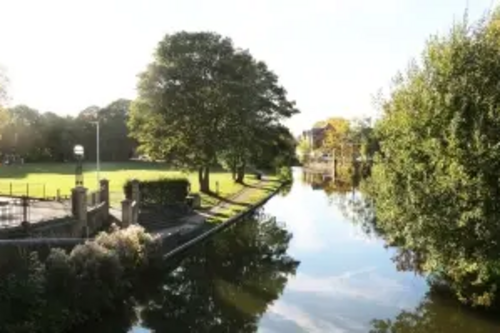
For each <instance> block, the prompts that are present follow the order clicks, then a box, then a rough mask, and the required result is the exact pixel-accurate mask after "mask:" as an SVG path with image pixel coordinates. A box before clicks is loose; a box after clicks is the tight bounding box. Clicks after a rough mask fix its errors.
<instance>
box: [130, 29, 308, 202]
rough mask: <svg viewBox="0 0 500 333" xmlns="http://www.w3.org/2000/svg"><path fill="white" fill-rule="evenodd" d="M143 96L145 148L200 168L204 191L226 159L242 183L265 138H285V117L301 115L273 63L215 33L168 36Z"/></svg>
mask: <svg viewBox="0 0 500 333" xmlns="http://www.w3.org/2000/svg"><path fill="white" fill-rule="evenodd" d="M138 95H139V96H138V98H137V99H136V100H135V101H134V103H133V107H132V110H131V117H130V121H129V126H130V129H131V135H132V136H133V137H134V138H135V139H136V140H137V141H138V142H139V143H140V149H141V150H142V152H144V153H145V154H147V155H149V156H151V157H152V158H154V159H167V160H169V161H170V162H172V163H175V164H178V165H180V166H182V167H184V168H193V169H196V170H198V173H199V182H200V189H201V190H202V191H204V192H207V191H209V190H210V189H209V184H210V182H209V175H210V167H212V166H213V165H216V164H219V163H220V164H223V165H224V166H226V167H227V168H229V169H230V170H232V171H233V173H234V175H235V179H236V180H237V181H242V180H243V176H244V173H245V168H246V167H247V166H248V165H249V164H252V162H253V160H252V159H253V158H254V157H256V156H257V157H256V158H261V157H262V154H263V150H264V151H266V150H267V151H270V150H271V148H269V147H268V146H269V144H268V142H269V140H263V138H264V137H267V138H269V137H270V136H273V137H274V136H281V135H282V133H283V130H282V128H280V127H279V121H280V120H282V119H284V118H288V117H290V116H292V115H293V114H295V113H297V112H298V111H297V110H296V109H295V107H294V103H293V102H290V101H288V99H287V96H286V95H287V94H286V91H285V89H284V88H283V87H281V86H280V85H279V84H278V78H277V76H276V74H274V73H273V72H272V71H270V70H269V69H268V68H267V66H266V64H265V63H263V62H261V61H256V60H255V59H254V58H253V57H252V56H251V55H250V53H249V52H248V51H244V50H239V49H236V48H235V47H234V45H233V43H232V41H231V39H229V38H224V37H222V36H220V35H218V34H215V33H210V32H196V33H188V32H179V33H175V34H172V35H166V36H165V37H164V38H163V40H162V41H160V43H159V45H158V48H157V49H156V53H155V60H154V61H153V62H152V63H151V64H150V65H149V66H148V68H147V70H146V71H145V72H144V73H142V74H141V75H140V80H139V83H138ZM288 134H289V132H288ZM289 136H290V137H291V134H289Z"/></svg>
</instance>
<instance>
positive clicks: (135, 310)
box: [82, 169, 500, 333]
mask: <svg viewBox="0 0 500 333" xmlns="http://www.w3.org/2000/svg"><path fill="white" fill-rule="evenodd" d="M294 176H295V178H296V180H300V179H302V182H300V181H296V182H295V183H294V184H293V186H291V188H290V189H288V190H287V191H286V193H285V195H284V196H276V197H275V198H273V199H272V200H271V201H269V202H268V203H267V204H266V206H265V211H266V212H267V213H268V214H270V215H271V216H273V217H272V218H270V217H269V216H264V215H262V214H261V213H259V214H256V215H255V216H253V217H252V218H250V219H249V220H247V221H242V222H241V223H237V224H235V225H234V227H232V228H231V229H228V230H226V231H225V232H223V233H220V234H219V235H217V236H216V237H214V238H213V239H212V240H210V241H207V242H206V243H204V244H202V245H201V246H198V247H196V248H194V249H193V250H192V251H191V252H190V253H187V254H186V255H185V256H184V258H179V261H178V262H172V263H170V265H171V268H168V269H167V270H168V271H170V273H169V274H164V275H161V276H159V277H150V278H148V280H147V282H146V283H145V284H144V285H143V286H142V287H143V290H140V292H136V293H137V295H134V297H133V302H127V303H126V304H127V305H124V306H123V308H122V309H121V308H118V310H119V311H117V312H118V315H117V316H115V318H113V319H110V318H108V319H105V320H104V321H103V323H102V324H101V326H99V327H97V326H95V325H94V326H92V327H87V328H86V329H85V330H83V331H82V332H88V331H95V332H126V331H127V330H128V328H130V327H131V325H132V326H133V328H132V331H131V332H134V333H139V332H141V333H142V332H261V333H275V332H287V333H288V332H292V333H293V332H313V333H314V332H318V333H323V332H328V333H329V332H359V333H365V332H372V333H413V332H415V333H424V332H443V333H468V332H481V333H482V332H500V324H499V323H498V320H496V319H494V318H486V317H484V316H479V315H476V314H475V313H473V312H471V311H470V310H467V309H464V308H463V307H461V306H460V305H459V304H457V303H456V302H454V301H452V300H450V299H448V298H444V297H442V295H438V294H436V293H435V292H433V291H430V290H429V288H428V286H427V283H426V281H425V279H424V278H422V277H421V276H419V275H418V274H414V273H413V271H418V269H419V267H420V265H421V262H422V260H421V258H420V257H419V256H418V255H417V254H415V253H412V252H409V251H405V250H402V249H399V248H397V247H389V246H386V241H385V240H384V239H383V237H381V233H380V230H378V229H377V223H376V220H375V217H374V214H373V212H374V207H373V204H372V202H371V201H370V200H369V199H368V198H366V197H365V196H363V195H362V194H361V193H360V192H359V190H358V189H357V186H353V185H352V182H351V183H349V177H346V178H340V177H338V178H337V179H336V182H334V181H333V179H331V178H329V179H328V177H318V175H313V176H311V175H304V174H303V173H302V171H301V170H300V169H296V170H295V174H294ZM313 183H314V184H313ZM346 184H349V185H346ZM274 216H275V217H274ZM278 221H283V223H280V222H278ZM367 234H368V236H367ZM292 235H293V238H292ZM297 260H300V265H299V262H298V261H297ZM401 270H403V271H404V272H402V271H401ZM408 270H412V272H408ZM120 309H121V310H120ZM103 325H104V326H103Z"/></svg>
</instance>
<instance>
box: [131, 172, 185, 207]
mask: <svg viewBox="0 0 500 333" xmlns="http://www.w3.org/2000/svg"><path fill="white" fill-rule="evenodd" d="M190 187H191V184H190V183H189V180H188V179H187V178H161V179H156V180H144V181H140V182H139V191H140V196H141V203H140V204H141V205H148V206H149V205H152V206H175V205H179V204H184V203H185V202H186V197H187V195H188V194H189V190H190ZM123 189H124V192H125V197H126V198H127V199H131V197H132V185H131V180H129V181H127V182H126V183H125V185H124V187H123Z"/></svg>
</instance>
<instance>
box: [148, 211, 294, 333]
mask: <svg viewBox="0 0 500 333" xmlns="http://www.w3.org/2000/svg"><path fill="white" fill-rule="evenodd" d="M259 220H262V216H261V217H258V218H257V219H252V220H249V221H245V222H242V223H241V224H239V225H238V226H236V227H234V228H232V229H230V230H227V231H226V232H224V233H222V234H221V235H220V236H217V237H215V238H214V239H213V241H210V242H207V243H205V244H203V246H202V247H200V248H197V249H195V251H193V252H192V253H190V254H188V256H187V257H186V258H185V259H184V260H183V262H182V263H181V265H180V266H179V268H177V269H176V270H175V271H174V272H173V273H172V274H170V275H168V276H166V277H165V280H164V282H163V288H162V290H161V292H160V293H158V294H157V295H155V296H154V297H153V298H151V299H150V300H149V302H148V304H147V305H146V306H145V307H144V308H143V309H142V310H141V314H140V317H141V319H142V326H143V327H147V328H149V329H151V330H153V331H156V332H166V331H167V330H170V331H175V332H255V331H256V329H257V321H258V318H259V317H260V316H261V315H262V314H263V313H264V312H265V311H266V309H267V307H268V305H269V304H270V303H271V302H272V301H274V300H275V299H277V298H278V296H279V295H280V294H281V292H282V291H283V288H284V286H285V284H286V282H287V280H288V277H289V276H290V275H293V274H295V271H296V269H297V266H298V264H299V263H298V262H297V261H295V260H294V259H292V258H291V257H290V256H288V255H287V249H288V244H289V242H290V239H291V234H290V233H288V232H287V231H286V230H285V229H283V228H282V227H281V226H280V225H279V224H278V223H277V222H276V219H274V218H268V219H264V220H263V221H259Z"/></svg>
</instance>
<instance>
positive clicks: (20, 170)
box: [0, 162, 258, 208]
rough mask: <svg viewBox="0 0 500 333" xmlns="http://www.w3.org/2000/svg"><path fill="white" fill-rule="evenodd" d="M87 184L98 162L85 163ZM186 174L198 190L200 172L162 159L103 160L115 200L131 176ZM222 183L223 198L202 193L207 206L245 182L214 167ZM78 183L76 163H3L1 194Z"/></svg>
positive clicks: (213, 178)
mask: <svg viewBox="0 0 500 333" xmlns="http://www.w3.org/2000/svg"><path fill="white" fill-rule="evenodd" d="M83 172H84V185H85V187H87V188H89V190H95V189H96V188H97V174H96V168H95V164H94V163H92V164H90V163H88V164H84V166H83ZM174 176H186V177H187V178H188V179H189V181H190V182H191V190H192V192H198V191H199V186H198V175H197V173H188V174H186V173H183V172H181V171H175V170H171V169H169V167H168V166H166V165H165V164H161V163H147V162H127V163H102V164H101V171H100V177H101V178H106V179H108V180H109V185H110V192H111V200H112V202H113V203H117V202H119V200H121V199H123V189H122V186H123V184H124V183H125V181H127V180H128V179H132V178H136V179H139V180H143V179H155V178H160V177H174ZM257 182H258V181H257V180H256V179H255V178H254V177H253V176H250V175H249V176H247V177H246V179H245V183H246V184H248V185H252V184H256V183H257ZM217 183H218V184H219V195H218V196H219V198H218V197H217V196H209V195H202V205H203V206H204V207H206V208H208V207H211V206H213V205H215V204H216V203H218V202H219V199H220V197H222V198H225V197H229V196H231V195H233V194H235V193H237V192H238V191H240V190H241V189H243V188H244V185H241V184H235V183H234V182H233V180H232V178H231V174H230V173H228V172H224V171H214V172H213V173H211V174H210V188H211V190H212V191H215V190H216V184H217ZM74 184H75V164H74V163H67V164H66V163H58V164H50V163H40V164H36V163H35V164H25V165H14V166H4V165H2V166H0V195H1V194H10V192H11V189H12V194H13V195H25V194H26V192H27V191H28V189H29V195H30V196H33V197H42V196H45V197H49V196H55V195H56V194H57V190H58V189H59V190H60V193H61V195H69V194H70V193H71V189H72V188H73V187H74Z"/></svg>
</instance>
